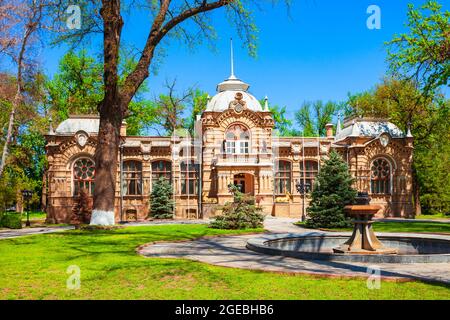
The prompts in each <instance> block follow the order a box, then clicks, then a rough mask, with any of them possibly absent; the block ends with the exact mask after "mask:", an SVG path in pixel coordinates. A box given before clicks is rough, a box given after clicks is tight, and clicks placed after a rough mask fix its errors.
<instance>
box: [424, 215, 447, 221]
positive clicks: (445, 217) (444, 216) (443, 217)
mask: <svg viewBox="0 0 450 320" xmlns="http://www.w3.org/2000/svg"><path fill="white" fill-rule="evenodd" d="M416 219H418V220H421V219H433V220H434V219H450V215H444V214H421V215H420V216H416Z"/></svg>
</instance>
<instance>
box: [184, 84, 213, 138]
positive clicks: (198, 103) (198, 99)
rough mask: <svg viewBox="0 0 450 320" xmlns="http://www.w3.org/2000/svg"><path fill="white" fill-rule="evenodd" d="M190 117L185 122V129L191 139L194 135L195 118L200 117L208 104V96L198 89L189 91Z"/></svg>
mask: <svg viewBox="0 0 450 320" xmlns="http://www.w3.org/2000/svg"><path fill="white" fill-rule="evenodd" d="M191 97H192V101H191V116H190V117H189V118H188V119H187V121H186V122H185V125H184V126H185V127H186V129H188V130H189V134H190V135H191V137H193V136H194V135H195V122H196V121H197V116H198V115H201V114H202V112H203V111H205V110H206V106H207V104H208V99H209V95H208V93H206V92H203V91H201V90H199V89H191Z"/></svg>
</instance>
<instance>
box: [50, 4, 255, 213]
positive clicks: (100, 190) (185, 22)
mask: <svg viewBox="0 0 450 320" xmlns="http://www.w3.org/2000/svg"><path fill="white" fill-rule="evenodd" d="M66 4H67V1H62V2H61V4H60V5H59V6H58V8H59V15H58V16H59V17H60V20H61V21H64V20H65V18H66V17H65V14H64V11H65V10H66V8H67V6H66ZM79 4H80V5H86V7H84V6H83V7H84V8H85V12H84V13H83V14H84V16H83V18H86V20H83V24H82V27H81V29H79V30H74V31H70V32H69V33H60V34H59V35H60V40H65V41H67V40H72V43H77V42H78V41H81V40H82V39H83V37H84V36H86V35H91V34H92V33H93V32H95V31H98V29H100V28H99V27H98V26H102V27H103V28H102V29H101V33H102V35H103V60H104V61H103V70H104V72H103V80H104V85H105V86H104V94H103V99H102V101H100V102H99V104H98V111H99V114H100V128H99V136H98V141H99V143H98V144H97V147H96V153H95V164H96V175H95V191H94V210H93V216H95V214H96V213H98V214H100V212H106V213H107V214H108V215H110V216H112V215H113V212H114V201H113V200H114V195H115V183H111V181H116V166H117V152H118V150H119V144H120V127H121V124H122V120H123V119H124V118H125V117H126V115H127V114H128V110H129V105H130V102H131V101H132V99H133V97H134V96H135V95H136V93H137V91H138V90H139V87H140V86H141V85H142V84H143V83H144V81H145V80H146V79H147V78H148V76H149V75H150V69H151V67H152V66H153V65H154V60H157V59H158V53H159V52H158V51H157V49H159V48H160V44H161V42H164V41H167V40H169V39H170V38H172V39H174V38H175V39H178V40H184V41H185V42H186V43H187V44H188V45H189V46H190V47H192V46H194V45H196V44H198V43H199V42H201V41H202V40H205V39H206V40H212V39H214V38H215V37H216V33H215V31H214V28H213V25H211V20H210V18H211V16H210V14H211V12H213V11H215V10H216V11H218V9H219V8H224V11H225V12H226V13H227V17H228V18H229V20H230V22H231V23H232V24H233V26H235V27H236V29H237V31H238V33H239V35H240V36H241V38H242V39H243V43H244V45H246V46H247V48H248V49H249V52H250V53H255V49H256V45H255V40H256V31H257V29H256V26H255V24H254V22H253V17H252V14H251V9H250V8H251V7H250V5H251V4H254V3H253V2H252V1H246V0H217V1H208V0H187V1H171V0H162V1H152V2H151V4H150V5H148V4H145V5H142V6H141V7H138V9H139V10H141V11H146V12H147V13H149V15H150V16H151V17H152V20H151V22H150V26H151V27H150V28H149V29H148V32H147V35H146V37H145V39H144V43H145V44H144V46H143V48H142V49H141V50H140V51H139V58H138V62H137V64H136V65H135V67H134V68H133V69H132V70H130V72H128V74H127V75H126V76H125V80H124V81H123V82H121V81H119V51H120V46H121V41H122V31H123V30H124V29H123V26H124V23H125V20H124V18H123V15H122V13H123V11H124V9H123V8H122V5H124V6H126V5H127V4H126V3H123V1H120V0H103V1H102V2H101V7H100V3H99V2H91V1H88V0H82V1H81V3H79ZM136 7H137V6H136ZM129 8H130V9H135V7H134V3H133V6H130V7H129ZM188 26H189V27H190V28H188Z"/></svg>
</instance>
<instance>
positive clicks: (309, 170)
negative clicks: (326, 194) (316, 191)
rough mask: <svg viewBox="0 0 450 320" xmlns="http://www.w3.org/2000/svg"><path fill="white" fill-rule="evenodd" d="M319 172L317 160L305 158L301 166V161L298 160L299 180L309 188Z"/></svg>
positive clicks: (312, 185)
mask: <svg viewBox="0 0 450 320" xmlns="http://www.w3.org/2000/svg"><path fill="white" fill-rule="evenodd" d="M318 173H319V166H318V163H317V161H312V160H306V161H305V166H304V167H303V161H300V180H301V182H303V181H304V182H305V185H306V187H307V188H309V190H312V189H313V187H314V181H315V180H316V176H317V174H318Z"/></svg>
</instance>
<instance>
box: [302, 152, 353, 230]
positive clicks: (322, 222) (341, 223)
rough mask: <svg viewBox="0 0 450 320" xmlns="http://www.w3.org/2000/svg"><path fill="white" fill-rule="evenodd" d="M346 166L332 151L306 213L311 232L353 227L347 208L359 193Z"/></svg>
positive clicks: (317, 180)
mask: <svg viewBox="0 0 450 320" xmlns="http://www.w3.org/2000/svg"><path fill="white" fill-rule="evenodd" d="M352 183H353V178H352V177H351V175H350V173H349V171H348V166H347V163H345V161H344V160H342V158H341V156H340V155H339V154H338V153H337V152H335V151H332V152H331V153H330V158H329V159H328V160H326V161H325V164H324V165H323V166H322V168H321V170H320V173H319V174H318V175H317V179H316V182H315V184H314V191H313V192H312V194H311V197H312V199H311V203H310V206H309V207H308V209H307V212H308V217H307V220H306V226H308V227H311V228H343V227H348V226H351V220H350V219H349V218H348V217H346V215H345V212H344V207H345V206H346V205H348V204H352V203H353V201H354V200H355V197H356V194H357V192H356V190H354V189H353V188H352Z"/></svg>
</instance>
